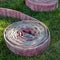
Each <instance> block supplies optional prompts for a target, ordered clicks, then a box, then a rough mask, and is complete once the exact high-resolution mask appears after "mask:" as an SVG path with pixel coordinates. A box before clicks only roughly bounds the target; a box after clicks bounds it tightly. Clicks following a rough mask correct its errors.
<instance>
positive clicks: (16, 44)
mask: <svg viewBox="0 0 60 60" xmlns="http://www.w3.org/2000/svg"><path fill="white" fill-rule="evenodd" d="M0 16H4V17H6V16H7V17H11V18H17V19H19V20H21V21H20V22H16V23H13V24H12V25H10V26H9V27H7V28H6V29H5V31H4V38H5V41H6V44H7V47H8V48H9V49H10V50H11V51H12V52H14V53H15V54H18V55H22V56H36V55H38V54H40V53H42V52H44V51H45V50H46V49H47V47H48V46H49V44H50V32H49V30H48V28H47V27H46V25H45V24H43V23H42V22H40V21H38V20H37V19H35V18H32V17H30V16H28V15H26V14H24V13H21V12H18V11H16V10H11V9H7V8H0Z"/></svg>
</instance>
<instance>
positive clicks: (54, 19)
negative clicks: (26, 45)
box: [0, 0, 60, 60]
mask: <svg viewBox="0 0 60 60" xmlns="http://www.w3.org/2000/svg"><path fill="white" fill-rule="evenodd" d="M0 7H5V8H10V9H15V10H17V11H21V12H23V13H25V14H27V15H30V16H32V17H34V18H36V19H38V20H40V21H42V22H43V23H45V24H46V25H47V26H48V28H49V30H50V33H51V45H50V46H49V48H48V50H47V51H46V52H44V53H43V54H41V55H38V56H35V57H23V56H18V55H15V54H14V53H12V52H11V51H10V50H9V49H8V48H7V46H6V44H5V41H4V37H3V32H4V29H5V28H6V27H7V26H8V25H10V24H12V23H13V22H16V21H18V20H17V19H11V18H7V17H0V60H60V2H59V8H58V9H56V10H55V11H52V12H33V11H31V10H30V9H29V8H28V7H27V6H26V5H25V0H7V2H4V3H1V2H0Z"/></svg>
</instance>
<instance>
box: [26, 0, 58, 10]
mask: <svg viewBox="0 0 60 60" xmlns="http://www.w3.org/2000/svg"><path fill="white" fill-rule="evenodd" d="M26 5H27V6H28V7H29V8H30V9H31V10H32V11H52V10H54V9H56V8H58V0H26Z"/></svg>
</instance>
